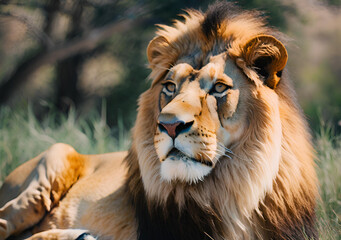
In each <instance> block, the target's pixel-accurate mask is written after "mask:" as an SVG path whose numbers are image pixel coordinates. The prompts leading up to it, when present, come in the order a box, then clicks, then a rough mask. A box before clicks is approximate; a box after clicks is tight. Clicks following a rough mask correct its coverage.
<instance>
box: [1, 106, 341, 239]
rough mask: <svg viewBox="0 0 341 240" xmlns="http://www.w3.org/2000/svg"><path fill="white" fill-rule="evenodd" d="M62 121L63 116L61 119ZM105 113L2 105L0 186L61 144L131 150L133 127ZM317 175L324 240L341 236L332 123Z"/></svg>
mask: <svg viewBox="0 0 341 240" xmlns="http://www.w3.org/2000/svg"><path fill="white" fill-rule="evenodd" d="M56 119H57V120H56ZM104 119H105V113H103V114H102V116H100V115H92V116H88V117H87V118H84V117H83V118H77V117H76V115H75V114H74V112H70V113H69V114H68V116H67V117H65V116H64V117H63V116H61V115H58V114H55V113H51V114H50V115H49V117H47V118H45V119H44V120H43V121H42V122H39V121H38V120H37V119H36V118H35V117H34V115H33V114H32V112H31V111H30V110H29V109H28V110H21V111H16V112H12V111H11V110H10V109H9V108H1V109H0V169H1V171H0V185H1V182H2V181H3V179H4V178H5V176H6V175H8V174H9V173H10V172H11V171H12V170H13V169H14V168H15V167H17V166H18V165H19V164H21V163H23V162H24V161H26V160H28V159H30V158H33V157H35V156H36V155H38V154H39V153H40V152H42V151H44V150H46V149H47V148H48V147H49V146H51V145H52V144H54V143H57V142H64V143H68V144H71V145H72V146H73V147H74V148H75V149H76V150H77V151H78V152H80V153H84V154H94V153H104V152H112V151H117V150H125V149H128V147H129V143H130V137H129V131H126V130H125V129H123V127H122V126H123V124H122V120H121V121H118V122H119V123H121V124H119V126H118V127H116V128H115V127H114V128H109V127H108V126H107V124H106V121H105V120H104ZM315 145H316V150H317V158H318V160H317V166H318V168H317V174H318V178H319V182H320V195H321V200H320V201H319V204H318V209H317V216H318V228H319V234H320V238H321V239H323V240H339V239H341V232H340V229H341V222H340V218H341V136H335V135H334V134H333V131H332V130H331V129H329V128H327V127H321V131H320V132H319V133H318V134H316V137H315Z"/></svg>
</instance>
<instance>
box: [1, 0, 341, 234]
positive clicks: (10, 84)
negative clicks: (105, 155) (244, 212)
mask: <svg viewBox="0 0 341 240" xmlns="http://www.w3.org/2000/svg"><path fill="white" fill-rule="evenodd" d="M210 3H213V1H203V0H164V1H160V0H0V185H1V182H2V181H3V179H4V178H5V176H6V175H7V174H9V172H10V171H12V170H13V169H14V168H15V167H16V166H18V164H20V163H22V162H24V161H26V160H28V159H30V158H32V157H34V156H36V155H37V154H39V152H41V151H43V150H44V149H46V148H48V147H49V146H50V145H51V144H53V143H55V142H66V143H69V144H71V145H73V146H74V147H75V148H76V150H78V151H80V152H82V153H102V152H108V151H115V150H122V149H127V148H128V147H129V143H130V141H129V129H130V128H131V127H132V126H133V124H134V121H135V117H136V108H137V99H138V96H139V95H140V94H141V93H142V92H143V91H144V90H146V89H147V88H148V86H149V83H150V82H149V81H148V74H149V73H150V70H148V69H147V58H146V47H147V45H148V42H149V41H150V40H151V39H152V38H153V36H154V32H155V30H156V27H155V24H159V23H161V24H171V22H172V19H174V18H178V19H179V18H180V19H181V17H179V16H178V14H179V13H182V12H183V11H182V10H183V9H186V8H196V9H202V10H203V11H205V10H206V8H207V6H208V5H209V4H210ZM238 4H239V5H240V6H241V7H242V8H245V9H257V10H260V11H263V12H264V16H267V17H268V22H269V24H270V25H272V26H273V27H275V28H277V29H279V30H280V31H282V32H284V33H285V34H286V35H287V36H288V39H289V41H288V44H287V48H288V51H289V62H288V69H289V72H290V76H291V79H292V81H293V83H294V86H295V88H296V90H297V97H298V100H299V103H300V105H301V106H302V108H303V110H304V112H305V114H306V116H307V119H308V122H309V124H310V126H311V129H312V134H313V136H314V144H315V148H316V152H317V160H316V162H317V166H318V175H319V180H320V193H321V201H320V203H319V210H318V216H319V223H318V224H319V229H320V235H321V238H322V239H337V240H339V239H341V233H340V231H341V230H340V229H341V225H340V218H341V137H340V133H341V0H240V1H238Z"/></svg>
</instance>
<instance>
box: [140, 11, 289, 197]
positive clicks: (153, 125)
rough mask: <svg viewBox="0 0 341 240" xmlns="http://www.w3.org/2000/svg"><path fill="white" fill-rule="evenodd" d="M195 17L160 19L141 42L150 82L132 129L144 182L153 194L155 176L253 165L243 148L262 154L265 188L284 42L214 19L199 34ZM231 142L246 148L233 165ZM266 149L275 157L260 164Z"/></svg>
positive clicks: (191, 179) (189, 178) (187, 176)
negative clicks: (211, 27) (171, 22)
mask: <svg viewBox="0 0 341 240" xmlns="http://www.w3.org/2000/svg"><path fill="white" fill-rule="evenodd" d="M201 17H202V16H200V14H198V13H189V16H188V17H187V18H186V22H185V23H181V22H176V24H175V26H174V27H169V26H162V27H163V29H164V30H161V31H159V32H158V33H157V35H158V36H156V37H155V38H154V39H153V40H152V41H151V42H150V44H149V46H148V49H147V56H148V60H149V64H150V67H151V69H152V73H151V75H150V77H151V78H152V79H153V83H152V87H151V88H150V89H149V90H148V91H147V92H146V93H145V94H143V95H142V97H141V99H140V111H139V114H138V121H137V122H138V124H137V126H136V131H135V133H136V135H135V140H136V146H137V147H138V150H137V151H138V154H139V156H140V157H139V166H140V171H141V175H142V178H143V181H144V184H145V187H146V189H147V192H149V191H151V192H155V193H156V194H158V193H157V192H159V191H158V190H155V189H156V188H155V187H153V185H152V183H154V182H155V181H158V182H159V181H160V179H161V181H164V182H172V183H173V182H175V181H177V182H185V183H197V182H198V181H199V180H205V179H204V178H205V176H207V175H209V174H210V173H211V172H212V170H213V169H215V172H218V170H219V169H223V168H224V169H232V168H231V166H227V164H230V165H235V166H234V167H233V168H236V169H239V170H241V169H245V170H247V171H248V170H249V169H251V168H252V167H253V166H247V165H248V164H250V162H249V161H248V160H247V159H249V156H246V155H248V154H251V155H252V154H256V155H257V154H260V153H261V154H260V155H262V156H259V157H258V158H259V159H262V160H259V163H257V164H259V165H257V167H258V166H259V167H260V168H262V167H264V168H265V167H267V166H268V165H269V167H270V168H271V171H269V176H268V177H267V180H266V182H267V183H266V184H264V186H265V185H266V187H264V188H267V187H268V186H270V185H271V182H272V179H273V177H274V176H275V175H276V171H277V169H278V161H279V160H278V158H279V147H278V146H279V145H278V144H277V143H278V141H280V126H279V127H278V126H277V125H276V126H275V124H274V121H276V120H278V119H279V115H278V106H277V99H278V98H277V95H276V93H275V91H274V90H275V88H276V86H277V84H278V83H279V80H280V77H281V73H282V70H283V68H284V67H285V64H286V61H287V53H286V50H285V47H284V46H283V44H282V43H281V42H279V41H278V40H277V39H276V38H275V37H273V36H270V35H261V34H254V33H252V32H250V34H249V35H248V34H245V36H243V38H240V39H236V36H234V35H233V34H234V33H233V31H232V32H230V31H229V29H234V27H232V28H231V26H233V24H232V22H226V24H225V23H224V24H221V25H219V29H218V30H217V31H216V35H214V36H209V35H207V34H206V35H205V33H204V31H203V28H202V25H201V24H202V21H203V19H202V18H201ZM236 21H237V20H236ZM229 24H230V25H229ZM231 24H232V25H231ZM235 24H239V22H238V21H237V22H236V23H235ZM244 24H245V22H243V25H238V26H244ZM248 24H253V23H252V22H251V23H248ZM249 27H250V26H249ZM254 27H257V26H254ZM245 33H247V32H245ZM219 34H221V35H219ZM229 34H230V35H229ZM253 34H254V35H253ZM215 38H216V39H218V40H216V39H215ZM147 119H149V120H147ZM254 119H257V120H256V121H254ZM278 122H279V121H278ZM275 127H276V128H277V129H276V130H274V129H275ZM262 129H268V130H262ZM142 131H143V132H144V133H145V134H144V135H142V136H141V135H139V134H141V132H142ZM261 131H263V132H261ZM257 132H261V134H258V133H257ZM274 132H276V134H273V133H274ZM267 134H272V136H271V137H270V138H267V136H266V135H267ZM150 137H152V139H150ZM275 138H276V139H277V140H276V142H275V140H274V139H275ZM253 139H254V140H253ZM278 139H279V140H278ZM262 142H263V143H262ZM265 142H267V144H268V145H275V144H277V145H278V146H277V147H276V149H275V150H272V151H270V150H269V151H268V149H263V148H264V147H263V146H261V145H262V144H263V145H264V146H265V145H266V144H264V143H265ZM254 143H256V145H257V144H258V145H259V146H254V145H253V144H254ZM151 144H152V145H153V146H152V147H151ZM241 146H242V147H241ZM237 148H239V153H238V154H239V155H241V154H242V155H245V156H244V157H240V156H238V158H239V160H240V159H243V161H242V163H241V164H240V166H237V165H236V163H235V162H237V161H238V159H236V157H235V156H236V155H235V154H234V153H235V152H234V150H235V149H237ZM248 148H250V149H252V151H247V149H248ZM257 148H258V150H257ZM269 149H270V148H269ZM231 150H232V151H231ZM240 150H242V152H243V153H240ZM247 153H248V154H247ZM266 155H268V156H267V157H269V158H271V159H272V158H273V159H276V160H275V161H274V162H273V163H271V162H268V163H266V165H262V163H261V162H262V161H263V159H265V156H266ZM272 155H274V156H275V157H272ZM245 159H246V160H245ZM264 161H265V160H264ZM243 164H244V166H242V165H243ZM245 164H246V165H245ZM222 165H223V167H222ZM251 165H252V164H251ZM214 175H215V174H214ZM173 185H174V184H173ZM159 186H160V188H162V187H161V186H168V185H167V184H160V185H159ZM148 194H149V193H148ZM150 195H153V196H154V195H155V194H154V193H150Z"/></svg>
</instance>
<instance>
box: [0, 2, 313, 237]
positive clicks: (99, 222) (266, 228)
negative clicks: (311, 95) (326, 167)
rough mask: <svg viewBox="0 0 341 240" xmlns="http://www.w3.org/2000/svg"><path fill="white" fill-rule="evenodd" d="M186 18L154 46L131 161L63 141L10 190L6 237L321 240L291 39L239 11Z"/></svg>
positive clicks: (1, 227) (162, 32) (0, 197)
mask: <svg viewBox="0 0 341 240" xmlns="http://www.w3.org/2000/svg"><path fill="white" fill-rule="evenodd" d="M182 17H183V18H184V21H175V23H174V25H173V26H164V25H162V26H159V27H160V28H159V30H158V32H157V34H156V37H155V38H154V39H153V40H152V41H151V43H150V44H149V46H148V49H147V55H148V60H149V63H150V68H151V69H152V72H151V74H150V78H151V79H152V80H153V82H152V86H151V88H150V89H148V90H147V91H146V92H145V93H143V94H142V95H141V98H140V100H139V110H138V116H137V120H136V125H135V127H134V129H133V142H132V146H131V148H130V150H129V151H128V153H112V154H106V155H81V154H78V153H76V152H75V151H74V150H73V149H72V148H71V147H69V146H67V145H63V144H58V145H55V146H53V147H52V148H51V149H49V150H48V151H46V152H44V153H42V154H41V155H39V156H38V157H37V158H35V159H32V160H31V161H28V162H27V163H25V164H24V165H22V166H20V167H19V168H18V169H16V170H15V171H14V172H13V173H12V174H10V175H9V177H8V178H7V179H6V181H5V183H4V185H3V186H2V188H1V190H0V207H1V209H0V239H5V238H6V237H8V236H12V235H18V234H19V238H20V237H22V236H31V237H30V239H62V236H63V239H75V236H78V235H79V234H80V232H82V230H80V229H84V231H83V232H87V231H88V232H90V233H91V234H92V235H94V236H97V237H98V239H216V240H218V239H304V236H307V237H309V238H314V239H316V238H318V236H317V233H316V230H315V200H316V197H317V190H316V174H315V170H314V163H313V149H312V146H311V143H310V135H309V131H308V129H307V124H306V122H305V120H304V117H303V116H302V113H301V111H300V110H299V107H298V106H297V103H296V100H295V94H294V91H293V90H292V88H291V86H290V82H289V81H288V79H287V77H286V73H285V70H284V68H285V64H286V61H287V52H286V49H285V47H284V45H283V44H282V43H281V42H280V41H279V40H278V39H280V38H281V35H280V34H279V33H278V32H276V31H274V30H273V29H271V28H269V27H266V23H265V21H264V19H263V18H262V17H260V16H259V13H258V12H251V11H250V12H249V11H240V10H239V9H238V8H236V7H235V6H234V5H232V4H225V3H218V4H215V5H213V6H211V7H210V8H209V10H208V11H207V12H206V13H202V12H200V11H195V10H188V11H187V13H186V14H184V15H182ZM283 70H284V72H283ZM282 72H283V74H282ZM168 84H170V85H169V86H170V88H168V87H167V86H168ZM219 84H220V85H219ZM173 87H174V88H173ZM221 88H222V90H221V92H220V89H221ZM169 89H170V90H169ZM173 89H175V90H174V91H173ZM174 119H175V120H174ZM174 149H175V150H174ZM71 186H72V187H71ZM9 192H10V194H8V193H9ZM32 226H33V228H31V229H30V227H32ZM27 229H29V230H27ZM50 229H56V230H50ZM62 229H69V230H62ZM72 229H77V230H74V231H73V230H72ZM20 234H21V235H20ZM63 234H64V235H65V236H66V237H64V235H63ZM32 235H33V236H32ZM84 239H91V238H90V237H89V236H88V238H84Z"/></svg>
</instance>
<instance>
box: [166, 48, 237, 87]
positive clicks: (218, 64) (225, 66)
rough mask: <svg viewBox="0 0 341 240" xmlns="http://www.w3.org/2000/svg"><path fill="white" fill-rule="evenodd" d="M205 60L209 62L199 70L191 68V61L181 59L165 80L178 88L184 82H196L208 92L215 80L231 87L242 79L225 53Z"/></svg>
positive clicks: (194, 67) (195, 67) (196, 67)
mask: <svg viewBox="0 0 341 240" xmlns="http://www.w3.org/2000/svg"><path fill="white" fill-rule="evenodd" d="M207 58H208V59H209V61H208V62H207V63H206V64H205V65H203V66H201V67H200V68H198V66H193V65H192V61H188V62H184V59H181V61H179V63H177V64H175V65H174V66H173V67H172V68H171V69H170V71H169V73H168V74H167V77H166V79H171V80H173V81H175V82H176V83H177V84H178V85H179V86H181V85H183V83H184V82H186V81H188V82H190V81H198V82H199V84H200V88H201V89H203V90H205V91H209V89H211V87H212V85H213V84H214V83H215V82H216V81H217V80H220V81H222V82H223V83H225V84H227V85H229V86H230V87H233V86H234V83H235V82H238V81H239V82H240V81H241V79H242V78H243V74H242V72H241V71H240V70H239V68H238V67H237V66H236V64H235V62H234V61H233V60H232V59H230V58H229V57H228V54H227V53H226V52H225V53H221V54H219V55H215V56H212V55H210V56H208V57H207Z"/></svg>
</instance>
